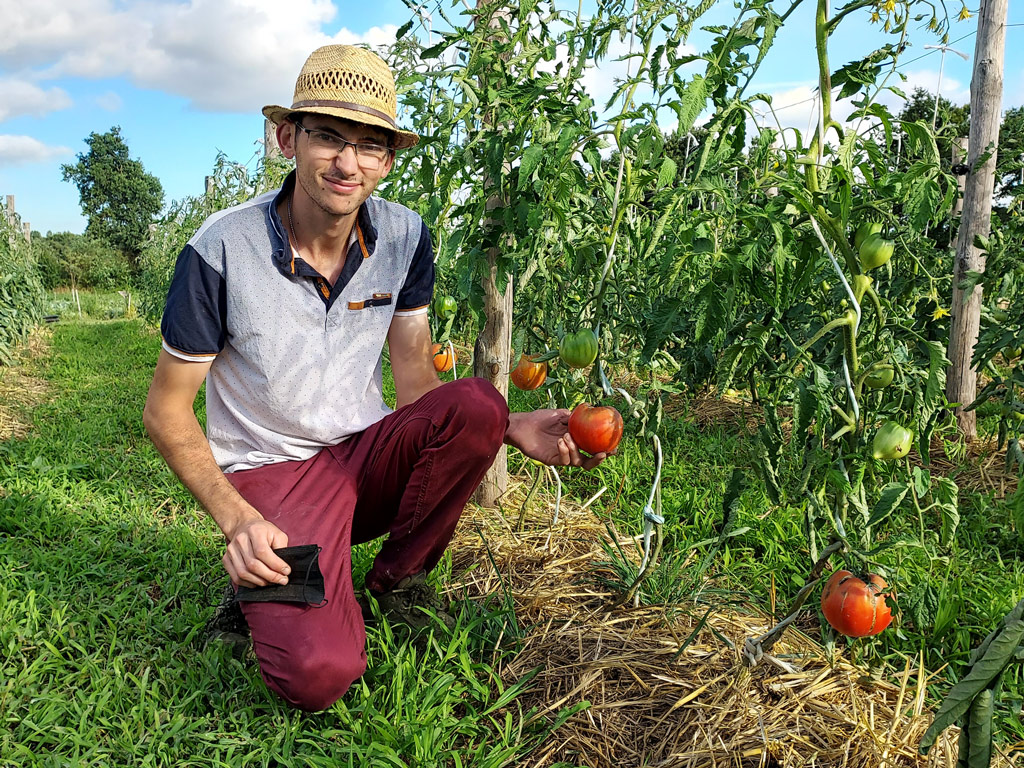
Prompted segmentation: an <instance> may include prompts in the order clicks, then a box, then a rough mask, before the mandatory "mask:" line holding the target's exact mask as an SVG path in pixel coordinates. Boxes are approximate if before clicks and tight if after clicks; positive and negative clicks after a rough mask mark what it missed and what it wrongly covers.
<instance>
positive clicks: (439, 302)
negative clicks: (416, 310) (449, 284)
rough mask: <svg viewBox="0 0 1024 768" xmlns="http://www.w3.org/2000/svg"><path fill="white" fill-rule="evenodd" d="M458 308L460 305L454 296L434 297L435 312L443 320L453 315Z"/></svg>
mask: <svg viewBox="0 0 1024 768" xmlns="http://www.w3.org/2000/svg"><path fill="white" fill-rule="evenodd" d="M458 309H459V305H458V302H456V301H455V297H454V296H438V297H437V298H435V299H434V314H436V315H437V316H438V317H439V318H441V319H442V320H447V319H448V318H449V317H453V316H454V315H455V313H456V312H457V311H458Z"/></svg>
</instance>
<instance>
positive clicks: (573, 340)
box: [558, 328, 597, 368]
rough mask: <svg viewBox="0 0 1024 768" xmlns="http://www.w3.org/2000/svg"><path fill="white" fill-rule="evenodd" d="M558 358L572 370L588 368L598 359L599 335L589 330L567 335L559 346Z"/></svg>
mask: <svg viewBox="0 0 1024 768" xmlns="http://www.w3.org/2000/svg"><path fill="white" fill-rule="evenodd" d="M558 356H559V357H561V358H562V359H563V360H564V361H565V364H566V365H568V366H569V367H570V368H586V367H587V366H588V365H590V364H591V363H592V362H594V361H595V360H596V359H597V334H596V333H594V332H593V331H592V330H590V329H589V328H584V329H583V330H582V331H578V332H577V333H567V334H565V336H563V337H562V341H561V342H559V344H558Z"/></svg>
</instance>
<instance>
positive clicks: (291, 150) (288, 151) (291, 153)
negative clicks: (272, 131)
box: [277, 120, 296, 160]
mask: <svg viewBox="0 0 1024 768" xmlns="http://www.w3.org/2000/svg"><path fill="white" fill-rule="evenodd" d="M295 130H296V129H295V123H293V122H291V121H290V120H285V121H284V122H282V123H281V124H280V125H278V126H277V146H279V147H280V148H281V154H282V155H284V156H285V157H287V158H288V159H289V160H291V159H292V158H293V157H295Z"/></svg>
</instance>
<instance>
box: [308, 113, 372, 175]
mask: <svg viewBox="0 0 1024 768" xmlns="http://www.w3.org/2000/svg"><path fill="white" fill-rule="evenodd" d="M295 127H296V128H298V129H299V130H300V131H302V132H303V133H305V134H306V135H307V136H309V149H310V151H312V152H314V153H316V154H318V155H321V156H323V157H331V156H332V155H340V154H341V153H342V152H344V151H345V147H352V149H353V150H355V153H356V162H358V163H359V165H361V166H362V167H363V168H377V167H379V166H380V164H381V163H383V162H384V160H385V158H387V156H388V155H389V154H390V153H391V149H390V148H388V147H385V146H384V145H382V144H371V143H367V142H355V141H349V140H348V139H343V138H342V137H341V136H339V135H338V134H336V133H331V132H329V131H322V130H318V129H316V128H307V127H306V126H304V125H303V124H302V123H300V122H296V123H295Z"/></svg>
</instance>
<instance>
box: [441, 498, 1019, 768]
mask: <svg viewBox="0 0 1024 768" xmlns="http://www.w3.org/2000/svg"><path fill="white" fill-rule="evenodd" d="M524 495H525V494H524V490H523V488H522V486H521V484H519V483H516V484H515V488H514V489H513V490H512V491H510V493H509V494H507V495H506V501H505V502H504V503H505V505H506V507H511V508H510V509H506V512H505V516H503V515H502V514H501V513H500V512H497V511H494V510H481V509H479V508H477V507H473V506H471V507H470V508H468V509H467V511H466V513H465V515H464V516H463V520H462V523H461V524H460V526H459V529H458V531H457V532H456V536H455V541H454V542H453V544H454V546H452V547H451V548H450V550H451V552H452V553H453V557H454V562H453V571H452V573H453V581H452V582H451V584H450V594H452V595H453V596H455V595H462V594H467V593H468V595H469V596H471V597H483V596H491V597H492V598H495V597H497V598H499V599H501V597H502V596H505V595H507V596H508V597H509V598H510V599H511V601H512V603H513V605H514V608H515V614H516V620H517V623H518V624H519V626H520V627H521V628H523V633H524V636H523V637H522V640H521V646H520V648H519V650H518V652H517V653H516V654H515V655H514V657H512V659H511V660H510V661H508V662H505V663H504V664H502V665H501V666H500V667H499V669H500V674H501V676H502V679H503V680H504V681H505V682H506V683H508V684H512V683H514V682H515V681H516V680H519V679H521V678H522V677H523V676H524V675H526V674H528V673H529V672H530V671H531V670H533V669H535V668H537V667H541V668H542V669H541V671H540V672H539V674H538V675H537V677H536V678H534V680H533V681H532V685H531V687H530V688H529V689H528V690H527V692H526V693H525V694H524V695H523V696H522V697H521V698H520V699H519V701H520V703H521V704H523V706H524V708H525V710H527V711H529V710H530V709H534V710H535V714H534V717H535V718H537V717H548V718H550V717H554V716H555V715H556V713H558V712H559V711H560V710H562V709H564V708H568V707H573V706H574V705H579V704H580V703H582V702H589V706H587V707H586V708H584V709H582V710H581V711H579V712H577V713H576V714H574V715H572V716H571V717H570V718H569V720H568V721H567V722H566V723H565V724H564V725H563V726H562V727H560V728H559V729H557V730H556V731H555V732H554V733H553V734H552V735H551V736H550V737H548V739H547V741H546V742H545V743H544V744H542V745H541V746H540V747H539V748H538V749H536V750H534V752H533V753H532V754H531V756H530V758H529V759H528V760H526V761H524V762H521V763H520V764H519V765H522V766H529V767H530V768H541V767H542V766H551V765H553V764H556V763H558V762H559V761H566V762H568V763H570V764H572V765H584V766H588V767H589V768H630V767H632V766H652V767H653V766H661V767H663V768H667V767H669V766H672V767H673V768H675V767H678V768H696V767H697V766H701V767H703V766H716V767H717V768H733V767H735V768H741V767H742V768H753V767H757V768H790V767H794V768H795V767H796V766H818V767H820V768H831V767H833V766H834V767H836V768H840V767H841V768H880V767H881V766H887V767H890V768H897V767H902V766H935V767H936V768H939V767H942V768H947V767H948V768H952V766H954V765H955V762H956V760H955V754H956V746H955V744H956V737H957V734H956V733H955V729H950V730H949V731H947V732H946V734H944V737H943V738H942V739H941V740H940V741H939V743H938V744H937V745H936V746H935V747H934V748H933V749H932V751H931V753H930V754H929V756H928V757H927V758H922V757H920V756H919V755H918V754H917V744H918V742H919V741H920V738H921V736H922V734H923V733H924V731H925V729H926V728H927V726H928V723H929V722H930V720H931V715H930V713H929V712H928V711H927V710H926V708H925V704H924V701H925V688H926V686H927V684H928V682H929V681H930V676H929V674H928V673H927V672H926V671H925V670H923V669H919V668H917V667H916V666H915V665H914V664H910V663H908V665H907V668H906V669H905V670H903V672H902V674H899V675H897V676H896V680H895V682H889V681H872V680H870V679H869V678H868V677H867V676H866V675H865V673H864V671H863V670H860V669H857V668H856V667H854V666H853V665H852V664H850V663H849V662H848V661H847V660H846V659H845V658H843V657H842V655H840V656H839V657H838V658H835V659H834V660H833V661H832V662H831V663H830V661H829V660H828V659H827V658H826V655H825V652H824V649H823V648H822V647H821V646H819V645H818V644H817V643H815V642H814V641H813V640H811V639H810V638H809V637H807V636H806V635H804V634H802V633H800V632H799V631H796V630H794V629H790V630H789V631H788V632H787V634H786V635H785V636H784V637H783V639H782V640H781V641H780V642H779V643H778V644H777V645H776V646H775V648H774V649H773V653H772V655H766V656H765V659H764V660H763V661H762V663H761V664H760V665H759V666H757V667H755V668H754V669H750V668H748V667H746V666H744V664H743V662H742V660H741V656H740V653H739V652H738V650H737V649H738V648H742V646H743V641H744V639H745V638H747V637H749V636H752V635H755V634H761V633H763V632H764V631H766V630H767V629H768V628H769V622H768V620H767V618H766V617H765V615H764V614H763V613H761V612H760V611H758V610H757V609H756V608H753V607H752V608H751V610H750V612H749V613H747V614H744V613H740V612H737V611H736V610H735V609H726V608H722V609H721V610H716V611H715V612H713V613H712V614H711V616H710V618H709V620H708V621H707V623H706V624H705V626H704V627H703V628H702V629H700V630H699V631H697V632H696V633H695V635H694V637H693V638H692V642H690V643H689V644H688V645H687V644H686V642H687V640H688V638H689V637H690V635H691V633H693V632H694V628H695V627H696V626H697V625H698V624H699V621H700V618H701V617H702V616H703V615H704V613H705V611H706V610H707V606H706V605H705V606H676V610H669V609H667V608H666V607H664V606H648V607H641V608H632V607H617V608H613V607H611V604H612V601H613V598H614V597H615V595H613V594H612V593H611V592H610V591H608V590H607V589H605V588H603V587H602V586H601V584H602V583H604V582H603V581H602V578H601V577H604V578H610V577H611V576H612V572H611V570H610V568H609V566H608V565H607V563H606V561H607V555H606V553H605V552H604V550H603V549H602V548H601V545H600V541H601V539H602V537H604V538H607V537H608V531H607V529H606V527H605V526H604V524H603V523H601V522H600V521H599V520H598V519H597V517H596V515H594V514H593V513H592V512H590V511H589V510H584V509H581V507H580V505H579V504H566V503H563V504H562V509H561V512H560V520H559V522H558V523H557V525H555V526H554V529H553V531H551V536H550V540H549V539H548V535H549V525H550V522H551V515H552V512H553V504H551V503H550V500H545V501H544V502H543V503H540V504H538V507H539V509H536V510H532V511H531V512H530V513H529V514H528V515H527V519H526V525H525V526H524V529H525V530H524V532H523V533H521V534H520V533H516V532H515V531H514V530H512V525H511V524H510V522H508V521H507V520H506V517H507V518H508V520H509V521H512V524H514V521H515V520H516V518H517V517H518V507H519V504H521V503H522V498H523V496H524ZM636 541H637V540H636V539H634V538H628V537H622V536H620V546H621V547H622V549H623V551H625V552H627V553H636V551H637V546H636ZM485 542H486V544H485ZM637 560H639V557H637ZM508 631H509V632H511V631H512V630H511V628H509V630H508ZM684 646H685V648H684ZM681 648H684V649H683V650H682V651H680V649H681ZM1011 764H1012V763H1011V762H1010V761H1009V760H1007V759H1001V761H1000V760H997V761H995V762H994V765H999V766H1009V765H1011Z"/></svg>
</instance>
